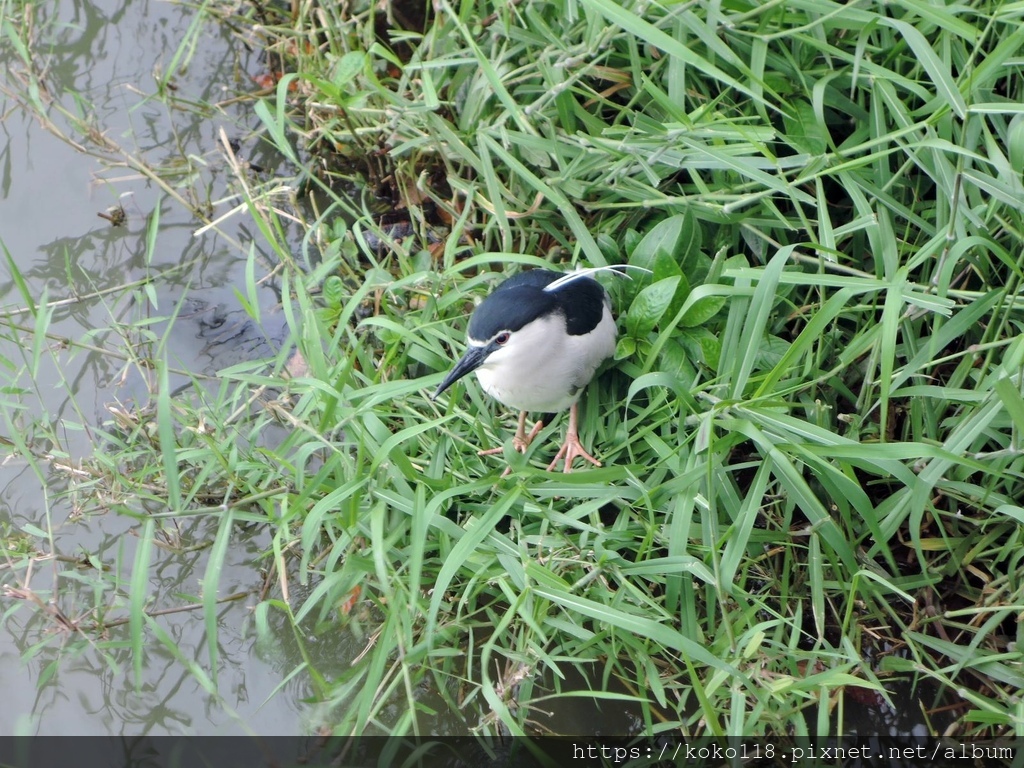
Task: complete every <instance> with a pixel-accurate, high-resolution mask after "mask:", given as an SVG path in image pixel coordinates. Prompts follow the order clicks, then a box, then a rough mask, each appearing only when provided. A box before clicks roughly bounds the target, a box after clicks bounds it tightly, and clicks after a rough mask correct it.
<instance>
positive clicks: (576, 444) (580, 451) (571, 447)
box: [548, 431, 601, 472]
mask: <svg viewBox="0 0 1024 768" xmlns="http://www.w3.org/2000/svg"><path fill="white" fill-rule="evenodd" d="M577 456H580V457H582V458H584V459H586V460H587V461H589V462H590V463H591V464H593V465H594V466H595V467H600V466H601V462H600V461H598V460H597V459H595V458H594V457H593V456H591V455H590V454H589V453H587V449H586V448H584V447H583V444H582V443H580V438H579V436H578V435H577V434H576V433H575V432H572V431H570V432H569V434H567V435H566V436H565V443H564V444H563V445H562V447H561V448H559V450H558V453H557V454H555V459H554V461H552V462H551V463H550V464H548V472H553V471H554V469H555V466H556V465H557V464H558V462H559V461H561V460H562V459H563V458H564V459H565V468H564V471H565V472H572V462H573V459H575V458H576V457H577Z"/></svg>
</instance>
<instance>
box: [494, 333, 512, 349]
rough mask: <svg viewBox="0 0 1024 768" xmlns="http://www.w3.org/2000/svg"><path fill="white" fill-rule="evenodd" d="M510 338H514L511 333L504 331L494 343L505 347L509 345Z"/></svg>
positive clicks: (495, 338)
mask: <svg viewBox="0 0 1024 768" xmlns="http://www.w3.org/2000/svg"><path fill="white" fill-rule="evenodd" d="M510 336H512V334H511V333H509V332H508V331H502V332H501V333H499V334H498V335H497V336H495V337H494V343H495V344H500V345H502V346H504V345H505V344H508V340H509V337H510Z"/></svg>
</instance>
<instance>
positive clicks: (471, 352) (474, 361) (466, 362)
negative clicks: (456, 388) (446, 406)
mask: <svg viewBox="0 0 1024 768" xmlns="http://www.w3.org/2000/svg"><path fill="white" fill-rule="evenodd" d="M489 354H490V350H489V349H488V348H487V347H474V346H471V347H470V348H469V349H467V350H466V354H464V355H463V356H462V359H461V360H459V362H457V363H456V364H455V367H454V368H452V369H451V370H450V371H448V375H447V376H445V377H444V381H442V382H441V386H439V387H438V388H437V391H436V392H435V393H434V394H433V395H432V396H431V398H430V399H431V400H437V396H438V395H440V394H441V393H442V392H444V391H445V390H446V389H448V387H450V386H451V385H452V384H454V383H455V382H456V381H458V380H459V379H461V378H462V377H463V376H465V375H466V374H467V373H471V372H472V371H475V370H476V369H477V368H479V367H480V366H481V365H483V364H484V360H486V359H487V355H489Z"/></svg>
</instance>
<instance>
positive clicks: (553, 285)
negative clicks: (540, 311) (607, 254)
mask: <svg viewBox="0 0 1024 768" xmlns="http://www.w3.org/2000/svg"><path fill="white" fill-rule="evenodd" d="M627 269H639V270H640V271H641V272H650V271H651V270H649V269H647V268H646V267H637V266H634V265H633V264H609V265H608V266H607V267H587V268H586V269H577V270H576V271H575V272H569V273H567V274H564V275H562V276H561V277H560V278H558V279H557V280H555V281H553V282H550V283H548V284H547V285H546V286H544V290H545V291H557V290H558V289H559V288H561V287H562V286H563V285H566V284H567V283H571V282H572V281H573V280H576V279H578V278H581V277H587V276H588V275H593V274H595V273H597V272H612V273H613V274H616V275H618V276H619V277H628V278H629V279H630V280H632V279H633V278H631V277H629V275H628V274H626V272H625V271H624V270H627Z"/></svg>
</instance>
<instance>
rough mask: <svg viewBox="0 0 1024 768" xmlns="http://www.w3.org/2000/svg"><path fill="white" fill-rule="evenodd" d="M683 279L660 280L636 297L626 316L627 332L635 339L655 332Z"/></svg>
mask: <svg viewBox="0 0 1024 768" xmlns="http://www.w3.org/2000/svg"><path fill="white" fill-rule="evenodd" d="M680 279H681V277H669V278H666V279H665V280H659V281H658V282H656V283H653V284H651V285H649V286H647V287H646V288H644V289H643V290H642V291H640V293H638V294H637V295H636V298H635V299H633V303H632V304H631V305H630V307H629V312H628V313H627V314H626V330H627V332H628V333H629V335H630V336H633V337H634V338H642V337H644V336H646V335H647V334H648V333H650V332H651V331H652V330H654V326H656V325H657V324H658V321H659V320H661V318H662V316H663V315H664V314H665V311H666V310H667V309H668V307H669V305H670V304H671V303H672V297H673V296H675V292H676V288H677V287H678V286H679V281H680Z"/></svg>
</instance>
